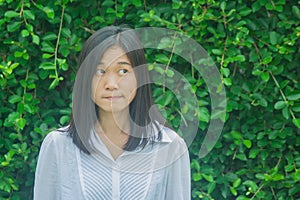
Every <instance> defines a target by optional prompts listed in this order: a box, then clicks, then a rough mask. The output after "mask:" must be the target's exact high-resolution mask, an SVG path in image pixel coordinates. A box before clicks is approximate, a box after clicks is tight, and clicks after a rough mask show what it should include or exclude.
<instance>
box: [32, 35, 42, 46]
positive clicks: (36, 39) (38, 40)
mask: <svg viewBox="0 0 300 200" xmlns="http://www.w3.org/2000/svg"><path fill="white" fill-rule="evenodd" d="M32 42H33V43H34V44H36V45H39V44H40V37H39V36H37V35H35V34H32Z"/></svg>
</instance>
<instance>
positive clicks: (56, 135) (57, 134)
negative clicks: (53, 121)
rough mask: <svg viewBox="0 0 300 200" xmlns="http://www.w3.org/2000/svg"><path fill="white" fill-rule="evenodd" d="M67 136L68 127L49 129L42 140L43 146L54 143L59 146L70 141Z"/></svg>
mask: <svg viewBox="0 0 300 200" xmlns="http://www.w3.org/2000/svg"><path fill="white" fill-rule="evenodd" d="M71 140H72V139H71V137H70V136H69V132H68V127H62V128H59V129H56V130H53V131H50V132H49V133H48V134H47V135H46V137H45V138H44V140H43V144H42V145H43V146H45V145H46V146H48V145H55V146H60V145H63V144H68V143H70V141H71Z"/></svg>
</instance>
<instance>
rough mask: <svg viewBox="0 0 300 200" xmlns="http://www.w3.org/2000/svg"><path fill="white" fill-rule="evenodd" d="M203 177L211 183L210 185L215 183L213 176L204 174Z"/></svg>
mask: <svg viewBox="0 0 300 200" xmlns="http://www.w3.org/2000/svg"><path fill="white" fill-rule="evenodd" d="M202 176H203V178H204V179H205V180H207V181H208V182H210V183H211V182H213V181H214V178H213V176H211V175H207V174H202Z"/></svg>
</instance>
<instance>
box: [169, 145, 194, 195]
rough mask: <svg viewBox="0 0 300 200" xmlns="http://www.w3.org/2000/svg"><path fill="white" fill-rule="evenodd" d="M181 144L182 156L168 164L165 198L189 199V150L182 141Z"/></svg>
mask: <svg viewBox="0 0 300 200" xmlns="http://www.w3.org/2000/svg"><path fill="white" fill-rule="evenodd" d="M181 146H183V148H184V152H183V154H182V156H181V157H180V158H179V159H177V160H176V161H175V162H174V163H173V164H172V165H171V166H170V171H169V173H168V178H167V191H166V198H165V199H166V200H173V199H176V200H190V199H191V178H190V159H189V152H188V149H187V147H186V144H185V143H184V142H183V141H182V143H181Z"/></svg>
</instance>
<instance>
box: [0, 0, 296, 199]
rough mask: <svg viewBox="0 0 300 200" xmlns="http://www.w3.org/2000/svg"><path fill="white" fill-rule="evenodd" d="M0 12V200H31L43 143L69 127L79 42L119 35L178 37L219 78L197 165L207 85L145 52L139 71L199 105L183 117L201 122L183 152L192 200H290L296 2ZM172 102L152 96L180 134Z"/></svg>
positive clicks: (108, 1) (33, 7)
mask: <svg viewBox="0 0 300 200" xmlns="http://www.w3.org/2000/svg"><path fill="white" fill-rule="evenodd" d="M0 8H1V9H0V16H1V17H0V30H1V31H0V105H1V106H0V153H1V156H0V199H32V189H33V188H32V187H33V183H34V172H35V166H36V162H37V156H38V152H39V148H40V145H41V142H42V140H43V138H44V137H45V136H46V134H47V133H48V132H49V131H51V130H53V129H56V128H58V127H60V126H65V125H67V123H68V120H69V118H70V114H71V101H72V93H71V92H70V91H72V85H73V83H74V80H75V74H76V70H77V57H78V54H79V52H80V50H81V48H82V45H83V42H84V41H85V39H86V38H87V37H89V36H90V35H91V33H92V32H93V31H95V30H97V29H99V28H101V27H104V26H107V25H121V24H127V25H128V26H130V27H132V28H139V27H149V26H151V27H161V28H168V29H172V30H174V31H178V32H181V33H183V34H185V35H186V36H188V37H190V38H192V39H193V40H195V41H197V42H198V43H199V44H200V45H201V46H202V47H203V48H204V49H205V50H206V51H207V52H208V53H209V55H210V56H211V58H212V59H213V60H214V62H215V64H216V66H217V68H218V70H219V71H220V74H221V77H222V82H223V84H224V86H225V90H226V98H227V99H226V100H227V107H226V108H227V109H226V120H225V124H224V127H223V131H222V134H221V136H220V137H219V139H218V142H217V143H216V145H215V146H214V148H213V149H212V151H211V152H210V153H209V154H208V155H206V156H205V157H203V158H200V157H199V156H198V152H199V149H200V147H201V145H202V142H203V139H204V137H205V133H206V130H207V128H208V125H209V121H210V118H211V113H210V111H211V110H210V102H211V101H210V94H209V91H208V90H207V87H206V85H205V81H204V80H203V79H202V77H201V74H197V71H195V70H194V69H193V67H192V66H191V65H190V64H188V63H186V61H184V60H183V59H181V58H180V57H179V56H176V55H172V54H170V52H164V51H155V50H147V59H148V60H149V62H151V63H161V64H167V63H169V64H170V63H171V65H172V66H173V68H174V69H176V70H178V71H179V72H180V73H182V74H183V75H184V77H186V79H187V80H189V83H190V84H191V85H192V87H193V89H194V92H195V95H196V96H197V99H198V103H199V107H195V108H189V109H195V110H197V112H199V117H198V118H199V125H198V132H197V135H196V137H195V139H194V141H193V143H192V144H191V145H190V147H189V151H190V158H191V175H192V177H191V178H192V198H193V199H205V200H208V199H218V200H219V199H239V200H247V199H278V200H293V199H299V198H300V153H299V152H300V66H299V65H300V51H299V44H300V2H299V1H296V0H293V1H285V0H258V1H246V0H238V1H225V0H221V1H213V0H208V1H203V0H188V1H179V0H173V1H169V0H164V1H163V0H157V1H154V0H150V1H147V0H144V1H142V0H123V1H121V0H114V1H113V0H104V1H95V0H91V1H80V0H53V1H42V0H17V1H13V0H0ZM159 66H160V67H158V68H156V70H157V71H158V72H160V73H166V72H167V71H166V70H165V68H163V66H164V65H159ZM168 73H171V74H172V72H168ZM172 95H173V94H171V93H170V91H165V90H162V89H161V88H159V87H157V88H155V90H154V97H155V102H156V103H157V104H159V105H160V107H162V108H165V109H164V110H165V113H164V114H165V116H167V120H168V122H169V123H170V125H172V126H173V127H174V128H178V124H179V121H180V120H181V118H180V111H178V110H176V107H177V106H176V105H177V103H178V102H176V101H173V96H172ZM182 112H184V111H182Z"/></svg>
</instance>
